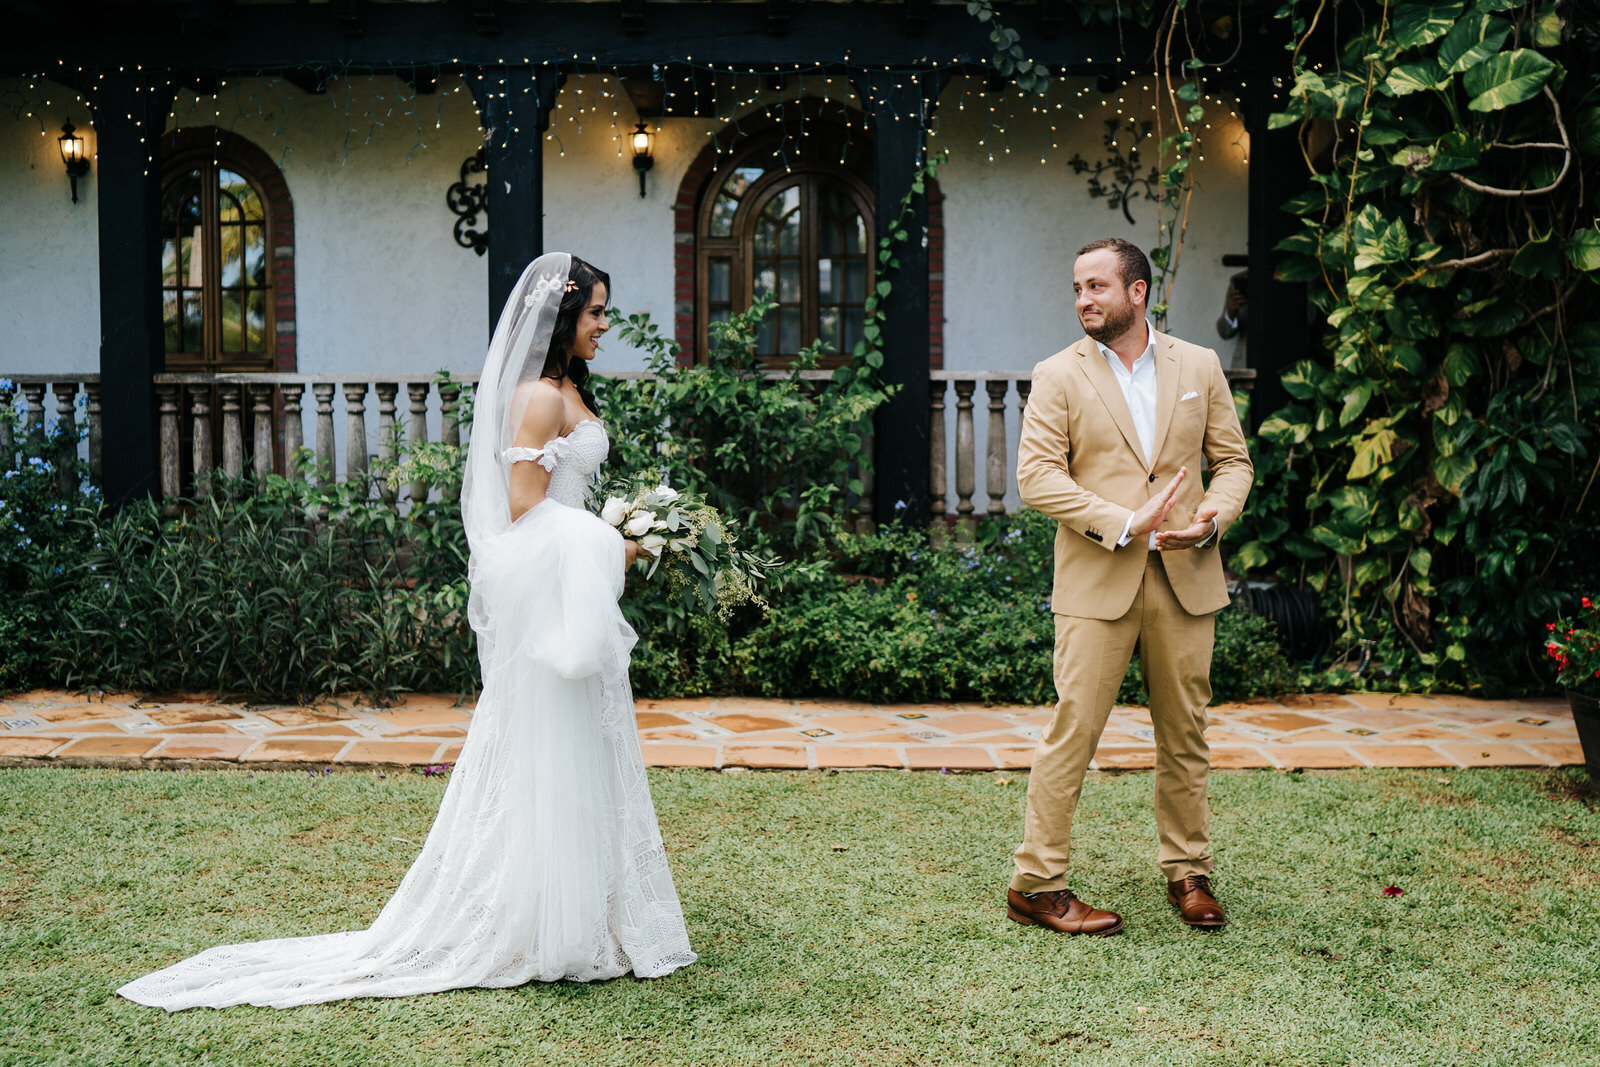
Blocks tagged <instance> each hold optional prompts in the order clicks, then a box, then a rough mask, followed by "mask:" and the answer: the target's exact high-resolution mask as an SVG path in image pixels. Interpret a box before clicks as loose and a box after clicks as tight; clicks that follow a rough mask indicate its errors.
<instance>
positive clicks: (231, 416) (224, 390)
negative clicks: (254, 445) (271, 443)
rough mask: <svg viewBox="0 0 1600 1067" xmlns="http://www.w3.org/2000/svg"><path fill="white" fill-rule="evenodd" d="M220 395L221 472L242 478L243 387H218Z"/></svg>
mask: <svg viewBox="0 0 1600 1067" xmlns="http://www.w3.org/2000/svg"><path fill="white" fill-rule="evenodd" d="M217 388H218V392H220V393H221V394H222V470H223V473H225V474H226V475H227V476H228V477H229V478H242V477H244V412H243V406H244V386H242V385H222V386H218V387H217Z"/></svg>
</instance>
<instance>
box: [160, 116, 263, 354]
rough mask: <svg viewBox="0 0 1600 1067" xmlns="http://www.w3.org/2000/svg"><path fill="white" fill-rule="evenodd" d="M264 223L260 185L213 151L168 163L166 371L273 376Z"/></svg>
mask: <svg viewBox="0 0 1600 1067" xmlns="http://www.w3.org/2000/svg"><path fill="white" fill-rule="evenodd" d="M273 221H274V220H273V217H272V212H271V211H270V210H269V205H268V201H267V194H266V190H265V188H264V187H263V184H262V181H261V179H259V178H257V177H256V176H255V175H253V174H251V173H250V169H249V168H248V167H247V166H246V165H244V164H243V163H242V162H241V161H237V160H234V159H231V158H229V157H228V155H227V154H225V153H222V152H219V151H217V146H215V145H203V146H199V147H195V148H190V149H188V150H180V151H178V152H175V153H174V154H173V155H172V156H171V157H169V159H168V161H167V164H166V168H165V174H164V176H163V179H162V197H161V306H162V324H163V327H164V333H165V339H166V346H165V347H166V354H167V369H168V370H169V371H271V370H276V369H278V367H277V328H276V327H277V323H276V321H275V319H276V315H275V312H276V306H275V302H274V299H273V296H274V294H273V284H274V281H275V278H274V273H275V266H276V263H275V257H274V255H273V251H274V243H275V242H274V238H275V236H276V234H275V232H274V226H273Z"/></svg>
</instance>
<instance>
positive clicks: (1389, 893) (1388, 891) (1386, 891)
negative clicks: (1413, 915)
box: [1383, 885, 1405, 897]
mask: <svg viewBox="0 0 1600 1067" xmlns="http://www.w3.org/2000/svg"><path fill="white" fill-rule="evenodd" d="M1404 892H1405V890H1404V889H1401V888H1400V887H1399V886H1397V885H1386V886H1384V887H1383V895H1384V896H1386V897H1397V896H1399V895H1400V894H1402V893H1404Z"/></svg>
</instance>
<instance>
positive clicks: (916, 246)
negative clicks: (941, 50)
mask: <svg viewBox="0 0 1600 1067" xmlns="http://www.w3.org/2000/svg"><path fill="white" fill-rule="evenodd" d="M854 82H855V86H856V92H857V94H858V95H859V96H860V97H861V100H862V102H863V104H864V106H865V110H866V112H867V116H868V120H869V122H870V123H871V126H872V138H873V141H872V145H873V152H874V155H875V159H874V175H873V178H874V187H873V194H874V203H875V212H876V219H875V227H876V232H875V233H874V235H873V248H874V249H876V248H877V247H878V242H879V241H881V240H883V239H884V238H885V237H892V235H893V233H894V231H895V229H896V227H897V225H903V227H904V229H905V231H906V233H907V235H908V236H907V239H906V240H904V241H897V242H895V246H894V254H895V259H896V260H898V262H899V266H897V267H896V268H894V269H893V270H892V271H891V272H890V273H889V274H888V275H887V278H881V279H880V280H887V281H888V282H889V283H890V290H889V295H888V296H887V297H885V298H884V300H883V302H882V304H880V305H879V307H880V309H881V310H882V312H883V316H884V324H883V370H882V372H881V373H882V375H883V380H884V382H885V383H888V384H891V385H895V386H897V387H898V391H897V392H896V393H895V395H894V396H893V397H892V398H890V400H889V401H888V403H886V404H884V405H883V407H881V408H879V409H878V412H877V415H876V417H875V418H874V425H875V433H874V441H875V447H874V451H875V453H876V454H875V457H874V467H875V470H874V476H875V489H874V493H873V508H874V512H875V515H874V517H875V518H876V519H877V521H878V522H880V523H886V522H890V521H892V520H893V519H894V518H895V515H896V513H897V512H898V511H899V509H900V507H901V506H903V507H904V508H906V509H907V510H906V514H908V515H911V516H913V517H914V518H916V519H920V518H921V517H922V516H925V515H927V514H928V472H929V460H928V440H929V438H928V371H929V369H930V366H929V364H930V362H931V360H930V348H929V340H928V338H929V335H928V313H929V312H928V309H929V298H928V282H929V264H928V246H927V241H926V237H927V233H928V198H927V195H926V193H920V194H916V195H914V196H912V198H911V216H910V218H909V219H907V220H905V221H904V222H903V223H901V222H900V221H899V220H897V219H896V217H895V216H896V213H897V212H898V211H899V209H900V202H901V200H902V199H903V198H904V197H905V195H906V194H907V193H909V192H911V190H912V185H913V182H914V181H915V180H916V179H917V176H918V172H919V170H920V168H921V167H922V164H923V163H924V162H925V160H926V155H927V152H926V145H927V137H928V123H929V122H930V121H931V120H932V117H933V108H934V105H935V104H936V103H937V102H938V99H939V91H940V90H941V89H942V88H943V87H944V82H945V79H944V77H943V76H941V75H938V74H932V73H930V74H923V75H919V76H911V77H908V76H905V75H903V74H898V73H894V72H866V73H863V74H861V75H858V76H857V77H856V78H855V79H854Z"/></svg>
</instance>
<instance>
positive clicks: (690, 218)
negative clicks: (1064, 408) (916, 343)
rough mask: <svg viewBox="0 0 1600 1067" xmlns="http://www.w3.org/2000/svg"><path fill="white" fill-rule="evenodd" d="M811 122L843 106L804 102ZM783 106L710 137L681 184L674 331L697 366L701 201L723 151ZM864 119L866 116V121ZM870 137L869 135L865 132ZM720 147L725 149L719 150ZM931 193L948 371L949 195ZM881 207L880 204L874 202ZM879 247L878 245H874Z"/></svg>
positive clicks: (934, 268) (777, 119)
mask: <svg viewBox="0 0 1600 1067" xmlns="http://www.w3.org/2000/svg"><path fill="white" fill-rule="evenodd" d="M800 104H801V107H802V108H803V109H804V114H805V120H806V121H810V120H811V119H815V118H821V117H823V115H824V110H823V109H824V108H825V107H826V108H829V109H830V114H842V113H843V111H842V109H841V107H840V105H838V104H836V103H832V102H825V101H821V100H816V99H810V98H808V99H806V100H803V101H801V102H800ZM781 107H782V105H774V108H773V109H772V110H770V111H768V112H762V113H757V114H756V115H754V116H748V115H747V116H745V117H744V118H742V119H738V120H735V121H734V122H731V123H729V124H728V125H726V126H724V127H723V128H722V130H721V131H719V132H718V134H717V136H715V137H711V138H707V143H706V146H705V147H704V148H702V149H701V150H700V154H699V155H697V156H695V158H694V162H693V163H690V164H689V169H688V170H686V171H684V174H683V180H682V181H681V182H679V183H678V196H677V199H676V200H674V201H673V204H672V234H673V254H672V267H673V287H672V294H673V295H672V301H673V334H674V336H675V337H676V338H677V342H678V346H679V354H678V361H679V362H680V363H683V364H685V365H688V364H692V363H693V362H694V357H695V328H694V326H695V322H694V319H695V291H694V285H695V258H696V257H695V252H696V247H695V243H696V241H697V239H698V236H699V235H698V233H697V231H696V228H695V227H696V222H697V220H698V219H699V217H700V203H701V201H702V200H703V199H704V197H705V196H706V195H708V194H709V193H711V192H712V190H711V179H712V177H713V176H715V174H716V173H717V168H718V167H719V166H720V165H721V160H722V158H723V155H724V154H725V153H727V152H728V151H729V150H730V149H732V150H737V149H738V148H739V146H740V145H741V144H743V143H744V142H745V141H746V140H748V139H750V138H752V137H757V136H760V135H761V134H763V133H766V132H767V131H768V130H770V129H772V128H773V127H774V126H777V125H779V124H780V123H781V122H782V118H781ZM863 121H864V120H863ZM861 136H863V137H868V136H869V135H867V134H862V135H861ZM719 148H720V150H719ZM927 197H928V369H929V370H942V369H944V193H943V192H942V191H941V190H940V188H939V183H938V181H937V180H936V179H935V180H930V181H929V182H928V183H927ZM873 210H874V211H877V210H878V205H877V204H874V205H873ZM874 250H876V249H874Z"/></svg>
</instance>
